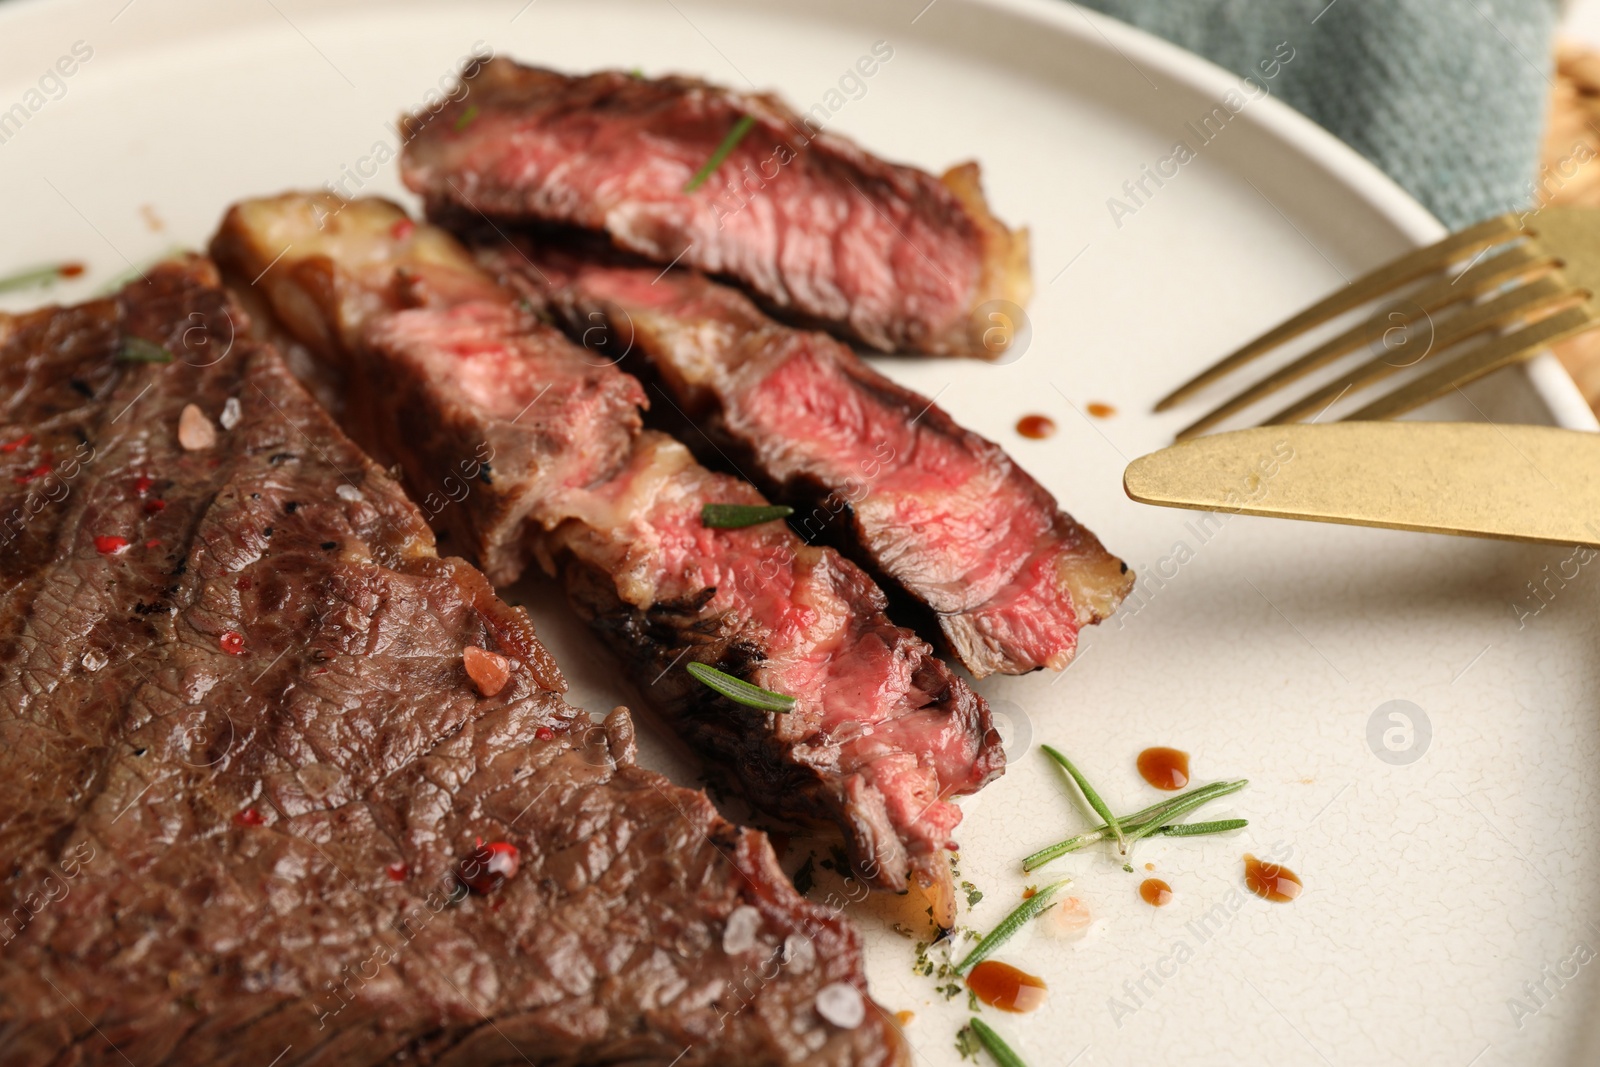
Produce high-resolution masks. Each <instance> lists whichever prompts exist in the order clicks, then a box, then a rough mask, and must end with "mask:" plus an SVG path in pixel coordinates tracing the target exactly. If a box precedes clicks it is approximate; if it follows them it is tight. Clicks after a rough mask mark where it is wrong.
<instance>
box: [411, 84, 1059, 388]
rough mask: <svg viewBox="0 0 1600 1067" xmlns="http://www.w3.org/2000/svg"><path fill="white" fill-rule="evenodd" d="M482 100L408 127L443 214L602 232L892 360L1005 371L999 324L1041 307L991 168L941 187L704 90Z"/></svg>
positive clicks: (563, 90)
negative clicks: (977, 363)
mask: <svg viewBox="0 0 1600 1067" xmlns="http://www.w3.org/2000/svg"><path fill="white" fill-rule="evenodd" d="M465 85H466V90H467V91H466V92H464V93H463V94H462V95H461V97H460V99H459V100H456V101H454V102H452V103H448V104H446V105H445V107H444V108H443V109H442V110H441V111H439V112H438V113H436V114H432V115H415V116H410V117H408V118H406V119H403V120H402V128H403V129H404V130H405V131H406V133H407V135H408V139H407V143H406V145H405V147H404V149H403V151H402V154H401V166H402V173H403V176H404V178H405V182H406V185H407V186H408V187H410V188H411V189H412V190H413V191H415V192H417V193H420V194H422V195H423V197H425V198H426V200H427V202H428V205H429V211H430V213H433V214H443V215H451V214H460V215H464V216H465V217H466V218H467V219H468V220H470V221H472V222H477V221H479V220H480V218H481V217H482V216H483V215H487V216H490V217H492V218H493V219H495V220H496V221H499V222H536V223H546V224H554V225H559V226H567V227H580V228H582V229H586V230H595V231H603V232H604V233H606V234H608V235H609V236H610V239H611V240H612V241H614V242H615V243H616V244H617V246H618V247H621V248H625V249H627V250H629V251H631V252H635V253H638V254H640V255H643V256H646V257H649V258H650V259H653V260H656V261H658V262H660V263H681V264H682V265H684V266H688V267H696V268H698V269H700V270H703V271H706V272H708V273H711V274H716V275H721V276H724V277H727V278H729V279H731V280H733V281H736V282H738V283H739V284H740V285H743V286H745V287H747V288H748V289H749V290H750V291H751V292H752V293H754V294H756V296H757V297H758V298H760V299H761V300H762V301H763V302H764V303H765V304H766V305H768V306H769V307H771V308H772V309H773V310H774V311H775V312H776V313H778V314H781V315H784V316H786V317H792V318H794V319H796V320H797V321H801V322H805V323H812V324H817V325H822V326H825V327H827V328H829V329H832V330H835V331H838V332H839V333H841V334H842V335H844V336H847V337H850V338H852V339H854V340H857V341H860V342H862V343H864V344H867V345H870V346H872V347H874V348H878V349H881V350H883V351H886V352H894V351H904V352H920V353H928V354H933V355H962V356H976V357H978V358H980V359H992V358H994V357H996V356H998V355H999V354H1000V353H1001V351H1003V350H1004V348H1005V345H1006V344H1009V341H1010V337H1009V333H1004V332H1000V333H997V332H995V331H994V330H993V328H992V327H993V325H994V324H993V322H992V321H991V319H990V318H989V315H988V312H989V311H992V310H995V307H996V306H998V307H1000V309H1001V313H1002V314H1004V315H1006V316H1008V317H1010V316H1014V315H1015V313H1016V311H1017V307H1016V306H1017V305H1021V304H1024V303H1026V302H1027V299H1028V294H1029V292H1030V290H1031V287H1032V282H1031V280H1030V277H1029V269H1028V240H1027V233H1026V231H1022V230H1017V231H1013V230H1008V229H1007V228H1006V227H1005V225H1004V224H1003V223H1001V222H1000V221H999V220H998V219H996V218H995V217H994V216H993V215H992V214H991V213H990V211H989V208H988V205H987V204H986V203H985V202H984V198H983V192H982V190H981V189H980V187H979V181H978V167H977V164H975V163H967V164H963V165H962V166H959V167H956V168H954V169H952V170H951V171H949V172H948V173H946V174H945V175H944V177H943V178H935V177H934V176H933V175H931V174H928V173H927V172H926V171H922V170H918V169H916V168H915V167H907V166H899V165H896V164H893V163H886V162H884V161H883V160H881V159H878V158H876V157H875V156H872V155H870V154H869V153H867V152H865V151H863V150H862V149H861V148H860V147H858V146H857V145H855V144H854V143H852V142H851V141H848V140H846V139H845V138H843V137H839V136H836V135H834V134H829V133H822V132H820V131H819V130H818V129H817V128H816V125H815V124H814V123H812V122H809V121H808V120H807V119H806V118H805V117H804V116H802V115H797V114H796V113H795V112H793V111H792V110H790V109H789V107H788V106H787V105H786V104H784V103H783V102H782V101H781V100H779V99H778V98H777V97H775V96H770V95H766V94H756V93H736V92H732V91H730V90H727V89H722V88H718V87H716V86H713V85H707V84H706V83H704V82H700V81H696V80H694V79H692V78H681V77H671V78H660V79H645V78H636V77H634V76H632V75H630V74H626V73H623V72H621V71H604V72H601V73H598V74H591V75H588V76H585V77H573V76H569V75H565V74H560V73H557V72H555V71H551V70H542V69H539V68H535V67H524V66H520V65H518V64H517V63H514V62H512V61H510V60H507V59H493V60H490V61H489V62H487V63H484V64H475V65H474V66H472V67H470V68H469V69H468V70H467V71H466V72H465ZM741 130H743V131H744V132H743V134H742V135H740V133H739V131H741ZM735 138H737V143H734V144H733V146H732V150H731V151H729V152H727V153H726V156H725V158H723V159H722V161H721V163H720V165H717V166H716V167H714V169H711V170H710V173H709V174H704V176H703V177H702V173H703V172H704V171H705V170H706V168H707V167H708V166H709V164H710V163H711V162H712V161H713V160H714V159H715V157H716V156H717V155H718V154H719V152H720V151H721V149H722V148H723V147H725V146H727V145H729V144H730V143H732V142H733V141H734V139H735ZM992 301H1003V302H1005V303H1006V304H1008V305H1010V306H1009V307H1005V306H1002V305H996V306H991V307H987V308H986V307H985V305H986V304H989V303H990V302H992ZM980 308H981V309H983V311H982V312H981V313H979V309H980ZM986 331H987V333H986Z"/></svg>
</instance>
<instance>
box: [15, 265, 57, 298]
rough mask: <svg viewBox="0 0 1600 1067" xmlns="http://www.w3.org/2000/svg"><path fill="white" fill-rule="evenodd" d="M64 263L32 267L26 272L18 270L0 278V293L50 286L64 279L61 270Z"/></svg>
mask: <svg viewBox="0 0 1600 1067" xmlns="http://www.w3.org/2000/svg"><path fill="white" fill-rule="evenodd" d="M66 266H67V264H65V263H51V264H50V265H48V266H44V267H33V268H30V269H28V270H19V271H18V272H17V273H15V274H9V275H7V276H6V277H4V278H0V293H9V292H12V291H14V290H17V289H33V288H37V287H39V286H45V285H50V284H52V283H54V282H57V281H59V280H61V279H62V278H64V277H66V275H65V274H63V273H62V269H63V268H64V267H66Z"/></svg>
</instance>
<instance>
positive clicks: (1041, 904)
mask: <svg viewBox="0 0 1600 1067" xmlns="http://www.w3.org/2000/svg"><path fill="white" fill-rule="evenodd" d="M1071 881H1072V879H1070V878H1063V879H1061V881H1059V882H1051V883H1050V884H1049V885H1047V886H1045V887H1044V888H1043V889H1040V890H1039V891H1038V892H1037V893H1035V894H1034V895H1033V896H1031V897H1029V898H1028V899H1027V900H1024V901H1023V902H1022V903H1021V904H1018V905H1017V906H1016V907H1015V908H1012V909H1011V914H1010V915H1007V916H1006V917H1005V918H1004V919H1001V920H1000V925H999V926H996V927H995V928H994V929H993V930H991V931H989V933H988V934H986V935H985V936H984V938H983V940H982V941H979V942H978V943H977V944H976V945H974V946H973V948H972V951H971V952H969V953H967V955H966V958H965V959H963V960H962V961H961V962H960V963H958V964H956V966H955V972H956V974H965V973H966V972H967V971H969V970H971V969H972V968H973V967H975V966H977V965H978V964H979V963H982V962H983V961H984V960H986V959H988V958H989V957H990V956H992V955H994V952H995V950H996V949H998V948H999V947H1000V946H1001V945H1003V944H1005V943H1006V942H1007V941H1010V940H1011V938H1012V936H1013V935H1015V934H1016V932H1017V931H1018V930H1020V929H1022V928H1023V927H1024V926H1026V925H1027V923H1028V920H1029V919H1031V918H1033V917H1034V916H1035V915H1037V914H1039V913H1040V912H1041V911H1043V910H1045V909H1046V908H1048V907H1049V906H1050V898H1051V897H1053V896H1055V895H1056V891H1057V890H1059V889H1060V888H1061V887H1062V886H1064V885H1068V884H1069V883H1071Z"/></svg>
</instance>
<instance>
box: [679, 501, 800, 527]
mask: <svg viewBox="0 0 1600 1067" xmlns="http://www.w3.org/2000/svg"><path fill="white" fill-rule="evenodd" d="M793 514H794V508H791V507H787V506H785V505H783V504H704V505H702V506H701V508H700V525H702V526H709V527H711V528H712V529H714V530H738V529H741V528H743V527H745V526H760V525H761V524H762V523H764V522H773V521H775V520H777V519H787V518H788V517H789V516H790V515H793Z"/></svg>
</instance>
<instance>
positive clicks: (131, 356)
mask: <svg viewBox="0 0 1600 1067" xmlns="http://www.w3.org/2000/svg"><path fill="white" fill-rule="evenodd" d="M117 362H119V363H171V362H172V353H171V352H168V351H167V350H166V349H165V348H162V347H161V346H160V345H157V344H151V343H150V342H149V341H146V340H145V339H144V338H143V337H135V336H133V335H132V334H129V335H128V336H126V337H124V338H123V339H122V351H120V352H118V353H117Z"/></svg>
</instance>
